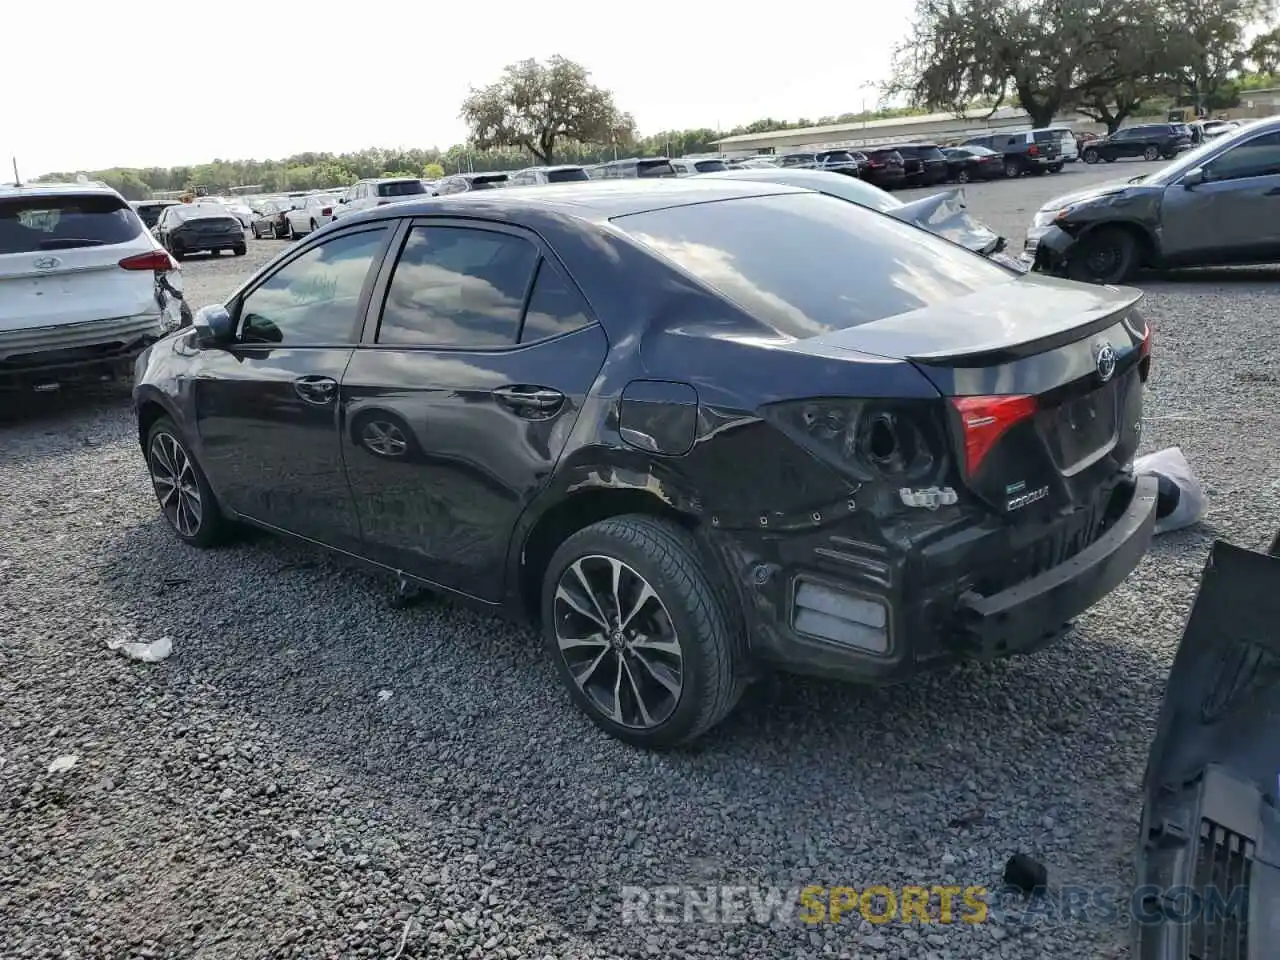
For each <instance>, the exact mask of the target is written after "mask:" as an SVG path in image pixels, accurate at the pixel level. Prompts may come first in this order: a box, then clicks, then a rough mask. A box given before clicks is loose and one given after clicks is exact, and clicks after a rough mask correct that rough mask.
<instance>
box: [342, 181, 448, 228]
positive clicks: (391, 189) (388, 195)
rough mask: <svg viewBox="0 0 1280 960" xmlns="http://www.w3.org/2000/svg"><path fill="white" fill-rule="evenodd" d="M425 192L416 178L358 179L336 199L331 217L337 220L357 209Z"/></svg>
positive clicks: (422, 194) (418, 195) (424, 187)
mask: <svg viewBox="0 0 1280 960" xmlns="http://www.w3.org/2000/svg"><path fill="white" fill-rule="evenodd" d="M426 194H427V187H426V185H425V184H424V183H423V182H422V181H421V180H419V179H417V178H410V177H388V178H386V179H378V180H360V181H358V182H356V183H353V184H352V185H351V186H349V187H347V192H346V193H344V194H343V195H342V196H341V197H340V198H339V199H338V203H339V206H337V207H335V208H334V210H333V217H332V219H334V220H337V219H338V218H339V217H345V216H346V215H347V214H349V213H355V212H356V211H357V210H368V209H369V208H370V207H380V206H382V205H383V204H384V203H395V202H396V201H397V200H409V199H412V198H413V197H421V196H426Z"/></svg>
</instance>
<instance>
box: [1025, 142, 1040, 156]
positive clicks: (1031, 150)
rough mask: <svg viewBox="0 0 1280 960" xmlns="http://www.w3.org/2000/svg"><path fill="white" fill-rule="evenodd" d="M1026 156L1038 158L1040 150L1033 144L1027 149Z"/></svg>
mask: <svg viewBox="0 0 1280 960" xmlns="http://www.w3.org/2000/svg"><path fill="white" fill-rule="evenodd" d="M1027 156H1028V157H1038V156H1040V148H1039V147H1037V146H1036V145H1035V144H1034V143H1033V144H1032V145H1031V146H1029V147H1027Z"/></svg>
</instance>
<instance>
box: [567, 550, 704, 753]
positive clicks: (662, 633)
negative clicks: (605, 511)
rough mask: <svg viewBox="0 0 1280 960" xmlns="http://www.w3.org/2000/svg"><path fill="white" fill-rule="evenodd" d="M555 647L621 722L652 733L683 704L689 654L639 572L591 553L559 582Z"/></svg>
mask: <svg viewBox="0 0 1280 960" xmlns="http://www.w3.org/2000/svg"><path fill="white" fill-rule="evenodd" d="M553 616H554V623H555V638H556V644H557V646H558V647H559V650H560V656H561V657H563V658H564V662H565V665H566V666H567V667H568V669H569V673H570V675H571V676H572V678H573V682H574V683H575V684H576V685H577V687H578V689H579V690H580V691H581V692H582V694H583V695H584V696H585V697H586V698H587V700H588V701H589V702H590V703H591V705H592V706H593V707H594V708H595V709H596V710H598V711H599V712H600V713H601V714H602V715H603V716H605V717H607V718H608V719H609V720H611V721H613V722H614V723H616V724H618V725H620V726H624V727H629V728H632V729H652V728H653V727H657V726H659V725H661V724H662V723H663V722H665V721H666V720H667V719H668V718H669V717H670V716H671V714H672V713H673V712H674V711H675V708H676V705H677V704H678V703H679V702H680V693H681V690H682V689H683V685H684V655H683V650H682V648H681V645H680V639H679V637H678V636H677V635H676V630H675V627H674V625H673V624H672V621H671V616H670V615H669V614H668V612H667V608H666V606H665V605H664V604H663V602H662V600H661V598H660V597H659V596H658V594H657V593H656V592H655V591H654V589H653V587H652V586H650V585H649V583H648V581H646V580H645V579H644V577H642V576H641V575H640V574H639V573H638V572H636V570H635V569H634V568H633V567H631V566H629V565H627V564H626V563H623V562H622V561H621V560H618V559H616V558H614V557H605V556H599V555H592V556H586V557H581V558H579V559H578V560H575V561H574V562H573V563H571V564H569V566H567V567H566V568H565V570H564V572H563V573H562V574H561V575H560V580H559V582H558V583H557V585H556V592H555V609H554V611H553Z"/></svg>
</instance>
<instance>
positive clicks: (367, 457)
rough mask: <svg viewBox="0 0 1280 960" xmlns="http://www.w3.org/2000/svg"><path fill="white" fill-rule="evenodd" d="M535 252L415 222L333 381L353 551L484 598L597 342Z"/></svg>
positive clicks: (499, 586)
mask: <svg viewBox="0 0 1280 960" xmlns="http://www.w3.org/2000/svg"><path fill="white" fill-rule="evenodd" d="M545 254H546V251H545V249H544V248H543V247H542V246H541V244H540V242H539V241H537V240H536V239H535V238H534V237H532V236H531V235H526V234H524V233H521V232H517V231H513V230H511V229H510V228H502V227H499V226H497V225H492V224H486V225H483V226H480V225H469V226H460V225H457V224H451V223H449V222H447V221H434V222H432V221H419V222H417V223H415V225H414V226H412V228H411V229H410V230H409V231H408V232H407V235H406V236H405V238H404V241H403V246H402V247H401V249H400V253H399V257H398V260H397V262H396V264H395V267H394V270H393V272H392V273H391V275H390V280H389V282H388V284H387V291H386V296H385V301H384V303H383V306H382V310H381V313H380V315H379V314H378V311H377V310H376V309H375V310H374V311H372V316H371V318H370V323H369V324H368V326H367V329H366V334H365V340H364V344H363V345H362V346H361V347H359V348H357V349H356V351H355V353H354V354H353V356H352V359H351V363H350V364H349V365H348V367H347V371H346V374H345V375H344V376H343V379H342V391H341V392H342V401H341V402H342V408H343V418H342V419H343V422H344V425H345V428H344V434H343V439H344V450H345V454H344V459H345V462H346V465H347V476H348V478H349V480H350V483H351V490H352V493H353V495H354V497H355V502H356V507H357V510H358V513H359V517H360V523H361V527H362V529H363V530H364V535H365V540H366V544H367V548H366V550H367V553H368V555H369V556H370V557H371V558H372V559H375V560H379V561H381V562H382V563H385V564H387V565H389V566H392V567H394V568H396V569H399V570H404V571H406V572H407V573H410V574H413V575H414V576H417V577H421V578H423V579H426V580H430V581H432V582H434V583H438V584H440V585H442V586H446V587H449V588H451V589H454V590H458V591H461V592H463V593H466V594H469V595H471V596H475V597H480V598H482V599H485V600H497V599H498V598H499V597H500V596H501V594H502V591H503V587H504V583H503V571H504V566H505V560H506V555H507V547H508V544H509V543H510V539H511V534H512V530H513V529H514V527H515V525H516V521H517V519H518V518H519V517H520V514H521V513H522V512H523V511H524V509H525V507H527V506H528V504H529V503H530V501H531V500H532V499H533V498H534V496H535V495H536V494H537V493H538V491H539V490H540V489H542V487H543V486H544V485H545V484H546V483H547V481H548V479H549V478H550V476H551V472H552V470H553V469H554V468H555V465H556V462H557V460H558V459H559V457H560V453H561V451H562V450H563V449H564V446H565V443H566V442H567V441H568V438H569V434H570V432H571V431H572V429H573V424H574V421H575V420H576V419H577V416H578V412H579V410H580V409H581V408H582V403H583V400H584V398H585V396H586V394H587V392H588V390H589V389H590V388H591V385H592V383H594V382H595V379H596V376H597V374H598V373H599V371H600V367H601V365H602V364H603V362H604V357H605V353H606V351H607V350H608V339H607V338H606V336H605V334H604V331H603V330H602V329H601V328H600V326H599V325H598V324H597V323H595V322H594V320H593V319H592V317H591V314H590V310H589V308H588V307H587V305H586V303H585V301H584V299H583V297H582V294H581V293H580V292H579V291H578V289H577V287H576V286H575V285H574V284H573V283H572V282H570V280H569V278H568V277H567V276H566V275H565V274H564V273H563V272H562V271H561V270H560V268H559V267H557V266H555V265H554V264H553V263H552V262H551V261H550V260H549V259H546V258H545ZM526 303H527V305H528V306H527V308H526V306H525V305H526Z"/></svg>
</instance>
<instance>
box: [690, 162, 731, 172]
mask: <svg viewBox="0 0 1280 960" xmlns="http://www.w3.org/2000/svg"><path fill="white" fill-rule="evenodd" d="M693 166H694V169H695V170H697V171H698V173H720V172H722V171H724V170H728V169H729V167H728V165H726V164H725V162H724V161H723V160H696V161H694V164H693Z"/></svg>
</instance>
